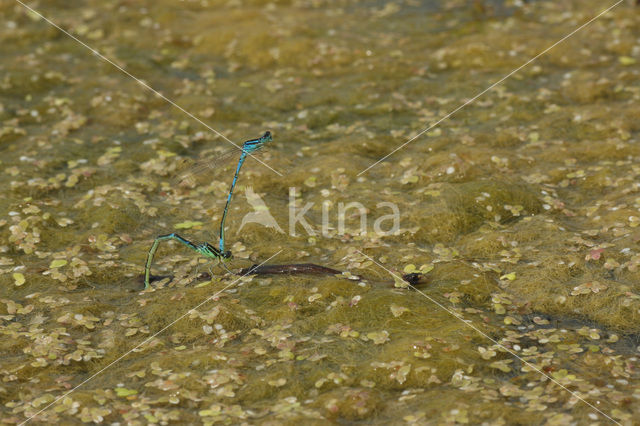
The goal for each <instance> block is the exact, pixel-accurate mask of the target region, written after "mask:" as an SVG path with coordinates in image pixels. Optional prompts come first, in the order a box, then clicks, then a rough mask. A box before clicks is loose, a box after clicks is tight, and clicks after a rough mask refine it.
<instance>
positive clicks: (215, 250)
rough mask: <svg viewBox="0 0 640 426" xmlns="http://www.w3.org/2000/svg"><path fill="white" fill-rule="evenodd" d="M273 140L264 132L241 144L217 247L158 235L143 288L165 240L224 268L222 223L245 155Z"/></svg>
mask: <svg viewBox="0 0 640 426" xmlns="http://www.w3.org/2000/svg"><path fill="white" fill-rule="evenodd" d="M272 140H273V138H272V137H271V132H268V131H267V132H265V134H264V135H262V137H259V138H257V139H251V140H248V141H246V142H244V143H243V144H242V148H241V149H242V153H241V154H240V159H239V160H238V165H237V167H236V172H235V174H234V176H233V181H232V182H231V187H230V188H229V195H228V196H227V202H226V204H225V206H224V211H223V213H222V219H220V237H219V241H218V247H215V246H213V245H212V244H210V243H208V242H203V243H200V244H195V243H193V242H191V241H189V240H187V239H186V238H184V237H182V236H180V235H178V234H176V233H171V234H165V235H159V236H157V237H156V239H155V241H154V242H153V245H152V246H151V250H149V254H148V256H147V263H146V265H145V271H144V288H145V289H147V288H149V286H150V284H149V279H150V275H151V263H152V262H153V256H154V254H155V253H156V250H158V246H159V245H160V242H162V241H166V240H175V241H178V242H180V243H182V244H184V245H185V246H187V247H189V248H190V249H192V250H194V251H196V252H197V253H199V254H201V255H203V256H205V257H208V258H210V259H219V260H220V261H221V262H222V265H223V266H224V261H225V260H227V259H230V258H231V256H232V255H231V251H228V250H225V239H224V222H225V219H226V218H227V213H228V211H229V204H230V203H231V198H232V197H233V190H234V188H235V186H236V183H237V182H238V176H239V175H240V169H241V168H242V165H243V164H244V162H245V160H246V159H247V155H251V154H252V153H254V152H256V151H258V150H259V149H261V148H262V147H264V146H265V145H266V144H267V143H268V142H270V141H272ZM225 268H226V266H225Z"/></svg>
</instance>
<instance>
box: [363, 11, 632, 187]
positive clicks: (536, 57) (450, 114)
mask: <svg viewBox="0 0 640 426" xmlns="http://www.w3.org/2000/svg"><path fill="white" fill-rule="evenodd" d="M623 1H624V0H618V2H616V3H615V4H614V5H613V6H610V7H609V8H607V9H605V10H603V11H602V12H600V13H599V14H597V15H596V16H595V17H593V18H591V19H590V20H589V21H587V22H586V23H584V24H582V25H580V26H579V27H578V28H576V29H575V30H573V31H571V32H570V33H569V34H567V35H566V36H564V37H562V38H561V39H560V40H558V41H556V42H555V43H553V44H552V45H551V46H549V47H547V48H546V49H544V50H543V51H542V52H540V53H538V54H537V55H536V56H534V57H533V58H531V59H529V60H528V61H527V62H525V63H524V64H522V65H520V66H519V67H518V68H516V69H515V70H513V71H511V72H510V73H509V74H507V75H505V76H504V77H502V78H501V79H500V80H498V81H496V82H495V83H493V84H492V85H491V86H489V87H487V88H486V89H484V90H483V91H482V92H480V93H478V94H477V95H476V96H474V97H473V98H471V99H469V100H468V101H466V102H465V103H463V104H462V105H460V106H459V107H458V108H456V109H454V110H453V111H451V112H449V113H448V114H447V115H445V116H444V117H442V118H440V119H439V120H438V121H436V122H435V123H433V124H432V125H430V126H429V127H427V128H426V129H424V130H423V131H421V132H420V133H418V134H417V135H415V136H413V137H412V138H411V139H409V140H408V141H406V142H405V143H403V144H402V145H400V146H398V147H397V148H396V149H394V150H393V151H391V152H390V153H388V154H387V155H385V156H384V157H382V158H381V159H379V160H378V161H376V162H375V163H373V164H372V165H370V166H369V167H367V168H366V169H364V170H363V171H361V172H360V173H358V176H360V175H362V174H363V173H366V172H367V171H368V170H369V169H371V168H372V167H374V166H375V165H377V164H379V163H381V162H383V161H384V160H386V159H387V158H389V157H390V156H392V155H393V154H395V153H396V152H397V151H399V150H401V149H402V148H404V147H405V146H407V145H409V144H410V143H411V142H413V141H414V140H416V139H417V138H419V137H420V136H422V135H423V134H425V133H426V132H428V131H429V130H431V129H433V128H434V127H436V126H437V125H438V124H440V123H442V122H443V121H444V120H446V119H447V118H449V117H451V116H452V115H453V114H455V113H456V112H458V111H460V110H461V109H462V108H464V107H466V106H467V105H469V104H470V103H472V102H475V100H476V99H478V98H479V97H480V96H482V95H484V94H485V93H487V92H488V91H489V90H491V89H493V88H494V87H496V86H497V85H498V84H500V83H502V82H503V81H505V80H506V79H508V78H509V77H511V76H512V75H513V74H515V73H517V72H518V71H520V70H521V69H522V68H524V67H526V66H527V65H529V64H530V63H531V62H533V61H535V60H536V59H538V58H539V57H540V56H542V55H544V54H545V53H547V52H548V51H550V50H551V49H553V48H554V47H556V46H557V45H559V44H560V43H562V42H563V41H565V40H566V39H568V38H569V37H571V36H572V35H574V34H575V33H577V32H578V31H580V30H582V29H583V28H584V27H586V26H587V25H589V24H591V23H592V22H593V21H595V20H596V19H598V18H599V17H601V16H602V15H604V14H605V13H607V12H609V11H610V10H611V9H613V8H614V7H616V6H617V5H619V4H620V3H622V2H623Z"/></svg>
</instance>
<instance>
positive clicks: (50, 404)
mask: <svg viewBox="0 0 640 426" xmlns="http://www.w3.org/2000/svg"><path fill="white" fill-rule="evenodd" d="M281 252H282V250H279V251H278V252H277V253H276V254H274V255H273V256H271V257H270V258H268V259H267V260H265V261H264V262H262V263H260V264H259V265H258V266H262V265H264V264H265V263H267V262H268V261H270V260H271V259H273V258H274V257H276V256H277V255H279V254H280V253H281ZM250 269H251V270H250V271H248V272H247V273H246V274H244V275H242V276H241V277H240V278H238V279H237V280H235V281H232V282H231V284H228V285H226V286H225V287H224V288H223V289H222V290H220V291H218V292H216V293H215V294H214V295H213V296H209V297H207V298H206V299H204V301H202V302H200V303H198V304H197V305H196V306H194V307H193V308H191V309H189V310H188V311H187V312H185V313H184V314H182V315H180V316H179V317H178V318H176V319H175V320H173V321H171V322H170V323H169V325H166V326H164V327H162V328H161V329H160V331H157V332H155V333H154V334H152V335H151V336H149V337H148V338H146V339H145V340H143V341H142V342H141V343H139V344H138V345H137V346H135V347H134V348H132V349H130V350H128V351H127V352H126V353H124V354H122V355H120V356H119V357H118V358H116V359H115V360H113V361H111V362H110V363H109V364H108V365H107V366H106V367H103V368H102V369H100V370H99V371H98V372H96V373H94V374H92V375H91V376H90V377H89V378H87V379H85V380H84V381H83V382H82V383H80V384H79V385H77V386H76V387H74V388H73V389H71V390H70V391H68V392H66V393H65V394H63V395H62V396H60V397H58V398H56V399H55V400H53V401H52V402H50V403H49V404H47V405H46V406H45V407H44V408H43V409H42V410H40V411H38V412H37V413H35V414H34V415H32V416H31V417H29V418H28V419H26V420H25V421H23V422H22V423H20V426H22V425H24V424H26V423H28V422H29V421H30V420H31V419H33V418H34V417H36V416H37V415H38V414H40V413H42V412H43V411H45V410H46V409H48V408H49V407H51V406H52V405H54V404H56V403H57V402H58V401H60V400H61V399H63V398H65V397H67V396H68V395H69V394H71V393H73V392H75V391H76V390H77V389H78V388H79V387H81V386H83V385H84V384H85V383H87V382H88V381H90V380H92V379H93V378H94V377H96V376H98V375H99V374H100V373H102V372H103V371H105V370H106V369H108V368H109V367H111V366H112V365H114V364H115V363H117V362H118V361H120V360H121V359H123V358H124V357H126V356H127V355H129V354H130V353H131V352H133V351H135V350H136V349H138V348H139V347H141V346H143V345H145V344H147V343H149V342H150V341H151V340H152V339H153V338H155V337H156V336H157V335H159V334H160V333H162V332H163V331H165V330H166V329H168V328H169V327H171V326H172V325H173V324H175V323H177V322H178V321H180V320H181V319H182V318H184V317H186V316H187V315H189V314H190V313H191V311H194V310H196V309H198V308H199V307H200V306H202V305H204V304H205V303H207V302H209V301H210V300H212V299H214V298H215V297H216V296H218V295H219V294H220V293H222V292H223V291H225V290H226V289H228V288H229V287H232V286H233V285H234V284H235V283H237V282H238V281H240V280H241V279H242V278H244V277H246V276H247V275H249V274H250V273H251V271H252V270H253V269H254V268H250Z"/></svg>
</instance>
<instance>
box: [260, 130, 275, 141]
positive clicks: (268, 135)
mask: <svg viewBox="0 0 640 426" xmlns="http://www.w3.org/2000/svg"><path fill="white" fill-rule="evenodd" d="M260 139H262V140H263V141H264V142H270V141H272V140H273V138H272V137H271V132H270V131H268V130H267V131H266V132H264V135H263V136H262V137H261V138H260Z"/></svg>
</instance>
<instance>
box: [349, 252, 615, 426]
mask: <svg viewBox="0 0 640 426" xmlns="http://www.w3.org/2000/svg"><path fill="white" fill-rule="evenodd" d="M356 251H357V252H358V253H360V254H361V255H363V256H364V257H366V258H367V259H369V260H371V261H372V262H373V263H375V264H376V265H378V266H379V267H381V268H382V269H384V270H385V271H387V272H388V273H389V274H391V275H392V276H393V277H395V278H397V279H399V280H401V281H405V280H403V279H402V278H401V277H399V276H398V275H397V274H395V273H394V272H392V271H390V270H389V269H387V268H385V267H384V266H383V265H381V264H380V263H378V262H376V261H375V260H374V259H373V258H372V257H370V256H367V255H366V254H364V253H363V252H361V251H360V250H357V249H356ZM405 282H406V281H405ZM407 284H408V286H409V287H410V288H411V289H412V290H415V291H417V292H418V293H420V294H421V295H423V296H424V297H425V298H427V299H428V300H429V301H431V302H433V303H434V304H436V305H437V306H438V307H439V308H441V309H442V310H444V311H446V312H448V313H449V314H451V315H453V316H454V317H455V318H456V319H458V320H460V321H461V322H462V323H463V324H465V325H466V326H468V327H470V328H472V329H473V330H475V331H476V332H477V333H478V334H480V335H482V336H484V337H486V338H487V339H489V340H491V341H492V342H493V343H494V344H495V345H496V346H499V347H500V348H502V349H504V350H505V351H507V352H509V353H510V354H511V355H513V356H514V357H516V358H518V359H519V360H520V361H522V362H523V363H524V364H526V365H527V366H528V367H530V368H532V369H533V370H535V371H537V372H538V373H540V374H542V375H543V376H545V377H546V378H547V379H549V380H551V381H552V382H553V383H555V384H556V385H558V386H560V387H561V388H562V389H564V390H566V391H567V392H569V393H570V394H571V395H573V396H574V397H576V398H578V399H579V400H580V401H582V402H584V403H585V404H587V405H588V406H589V407H591V408H593V409H594V410H596V411H597V412H598V413H600V414H602V415H603V416H604V417H606V418H607V419H609V420H611V421H612V422H613V423H615V424H618V425H620V423H618V422H617V421H615V420H614V419H612V418H611V417H609V416H608V415H607V414H606V413H604V412H603V411H602V410H600V409H599V408H598V407H596V406H595V405H593V404H591V403H590V402H589V401H587V400H585V399H583V398H582V397H581V396H580V395H578V394H576V393H575V392H573V391H572V390H570V389H569V388H567V387H566V386H564V385H563V384H562V383H560V382H558V381H557V380H556V379H554V378H553V377H551V376H549V375H548V374H546V373H545V372H544V371H542V370H540V369H539V368H537V367H536V366H535V365H533V364H531V363H530V362H529V361H526V360H524V359H523V358H521V357H520V356H519V355H518V354H517V353H515V352H513V351H512V350H511V349H509V348H507V347H506V346H504V345H501V344H500V343H498V342H497V341H496V340H495V339H493V338H492V337H490V336H489V335H488V334H487V333H485V332H484V331H482V330H480V329H479V328H477V327H476V326H474V325H473V324H472V323H471V321H467V320H465V319H464V317H463V316H462V315H459V314H457V313H455V312H454V311H452V310H450V309H447V308H446V307H445V306H444V305H442V304H441V303H439V302H438V301H437V300H435V299H433V298H432V297H429V295H427V294H426V293H424V292H422V291H420V290H418V289H417V288H416V287H415V286H413V285H411V284H409V283H407Z"/></svg>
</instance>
